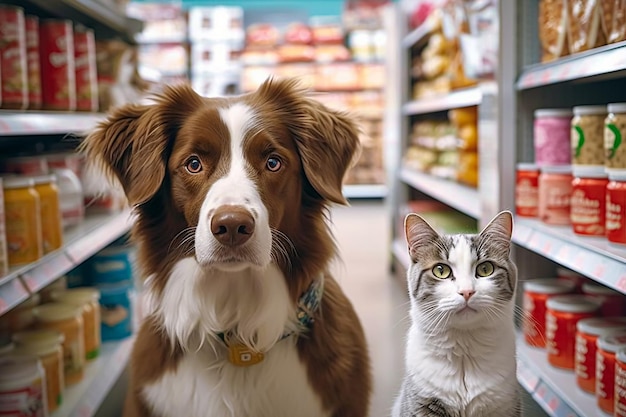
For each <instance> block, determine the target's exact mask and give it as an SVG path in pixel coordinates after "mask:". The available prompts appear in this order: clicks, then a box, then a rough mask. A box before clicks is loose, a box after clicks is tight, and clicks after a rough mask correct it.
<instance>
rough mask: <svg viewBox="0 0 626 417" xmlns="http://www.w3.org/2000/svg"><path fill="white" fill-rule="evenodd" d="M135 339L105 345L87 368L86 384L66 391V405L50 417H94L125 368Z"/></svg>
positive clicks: (82, 383)
mask: <svg viewBox="0 0 626 417" xmlns="http://www.w3.org/2000/svg"><path fill="white" fill-rule="evenodd" d="M134 340H135V339H134V337H129V338H127V339H124V340H122V341H119V342H105V343H103V344H102V348H101V350H100V356H99V357H98V358H97V359H96V360H94V361H93V362H91V363H88V364H87V368H86V370H85V377H84V378H83V381H81V382H80V383H79V384H76V385H74V386H70V387H68V388H66V390H65V392H64V393H63V403H62V404H61V407H60V408H59V409H58V410H56V411H55V412H53V413H51V417H91V416H94V415H95V414H96V412H97V411H98V409H99V408H100V405H101V404H102V402H103V401H104V399H105V398H106V396H107V395H108V393H109V391H110V390H111V388H112V387H113V385H115V383H116V382H117V380H118V379H119V377H120V375H121V374H122V372H123V371H124V369H125V368H126V365H127V364H128V360H129V358H130V353H131V351H132V347H133V342H134Z"/></svg>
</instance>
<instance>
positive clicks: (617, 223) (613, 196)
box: [606, 172, 626, 244]
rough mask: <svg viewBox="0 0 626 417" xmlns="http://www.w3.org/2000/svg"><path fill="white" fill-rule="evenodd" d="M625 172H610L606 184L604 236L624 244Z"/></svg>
mask: <svg viewBox="0 0 626 417" xmlns="http://www.w3.org/2000/svg"><path fill="white" fill-rule="evenodd" d="M624 210H626V172H619V173H616V172H612V173H610V174H609V183H608V184H607V186H606V237H607V239H608V240H609V242H613V243H620V244H626V215H625V214H624Z"/></svg>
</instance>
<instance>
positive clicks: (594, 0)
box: [566, 0, 606, 54]
mask: <svg viewBox="0 0 626 417" xmlns="http://www.w3.org/2000/svg"><path fill="white" fill-rule="evenodd" d="M599 3H600V2H599V0H567V1H566V5H567V27H568V30H569V32H568V34H567V38H568V40H569V50H570V53H572V54H573V53H576V52H582V51H586V50H589V49H592V48H595V47H598V46H602V45H605V44H606V37H605V36H604V33H603V32H602V28H601V23H600V20H601V17H602V13H601V9H600V4H599Z"/></svg>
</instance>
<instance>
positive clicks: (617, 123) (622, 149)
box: [533, 103, 626, 173]
mask: <svg viewBox="0 0 626 417" xmlns="http://www.w3.org/2000/svg"><path fill="white" fill-rule="evenodd" d="M534 116H535V121H534V137H533V142H534V151H535V160H534V162H535V164H537V165H538V166H540V167H542V166H545V165H570V164H571V165H574V166H584V167H595V168H599V167H603V168H604V169H605V170H606V171H607V172H608V173H611V172H614V171H624V170H626V143H624V141H623V140H622V137H624V136H625V135H626V103H611V104H608V105H593V106H576V107H574V108H572V109H538V110H535V113H534Z"/></svg>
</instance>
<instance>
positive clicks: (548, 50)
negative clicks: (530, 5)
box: [539, 0, 569, 62]
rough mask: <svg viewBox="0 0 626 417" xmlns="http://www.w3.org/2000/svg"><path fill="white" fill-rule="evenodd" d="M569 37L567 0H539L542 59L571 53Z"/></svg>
mask: <svg viewBox="0 0 626 417" xmlns="http://www.w3.org/2000/svg"><path fill="white" fill-rule="evenodd" d="M566 37H567V8H566V4H565V0H541V1H540V2H539V41H540V42H541V49H542V56H541V61H542V62H547V61H553V60H555V59H557V58H559V57H562V56H565V55H568V54H569V48H568V45H567V42H566Z"/></svg>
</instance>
